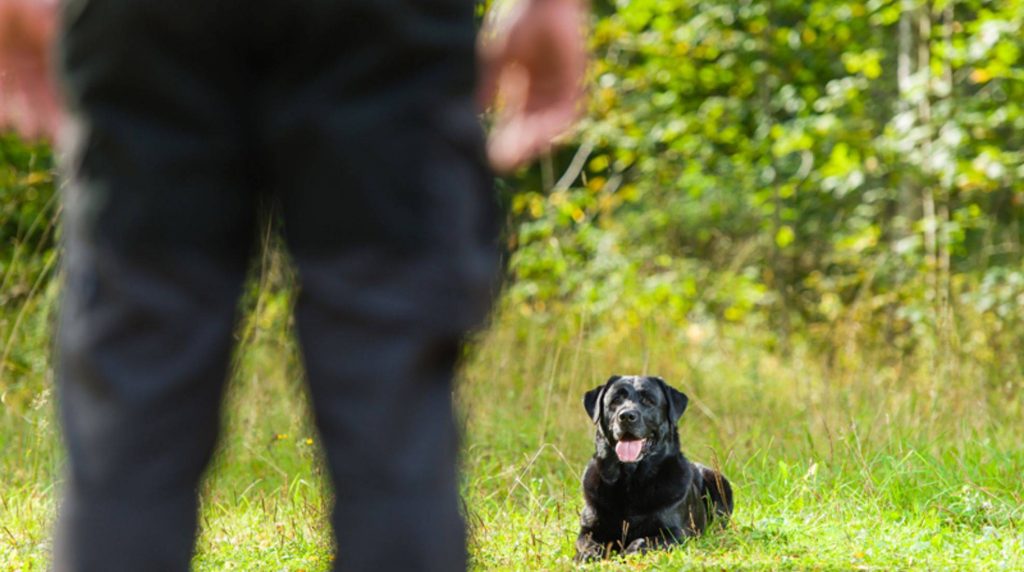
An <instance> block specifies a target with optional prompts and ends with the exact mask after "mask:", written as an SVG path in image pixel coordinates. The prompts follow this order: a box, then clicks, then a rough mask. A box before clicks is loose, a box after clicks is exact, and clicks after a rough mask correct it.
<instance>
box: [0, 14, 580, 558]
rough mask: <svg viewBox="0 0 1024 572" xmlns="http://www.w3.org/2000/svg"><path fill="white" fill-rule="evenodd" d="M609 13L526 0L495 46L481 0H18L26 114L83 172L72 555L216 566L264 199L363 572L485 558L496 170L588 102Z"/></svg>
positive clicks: (2, 85)
mask: <svg viewBox="0 0 1024 572" xmlns="http://www.w3.org/2000/svg"><path fill="white" fill-rule="evenodd" d="M584 13H585V5H584V4H583V2H582V0H522V2H520V3H519V4H518V6H517V7H516V8H515V9H514V10H513V11H512V13H511V14H510V15H509V17H508V18H506V19H504V20H502V21H500V22H499V23H498V24H497V25H496V26H495V27H494V28H492V29H491V31H490V32H488V33H487V34H486V37H485V39H486V41H485V42H483V44H482V45H481V47H480V49H479V50H478V49H477V38H476V26H475V22H474V3H473V2H472V1H469V0H404V1H399V0H306V1H304V2H285V1H281V0H218V1H215V2H211V1H209V0H176V1H173V2H167V1H163V0H66V1H64V2H62V3H61V4H60V5H59V6H58V5H57V3H56V2H54V1H52V0H0V126H10V127H13V128H15V129H17V130H19V131H20V132H22V133H23V134H25V135H26V136H30V137H37V136H42V137H53V136H55V135H56V134H57V133H58V132H59V136H58V139H59V140H60V149H61V152H60V155H61V162H62V170H63V171H64V174H65V177H66V179H67V184H66V185H65V187H64V190H63V193H64V196H63V201H64V248H65V254H64V270H65V273H64V274H65V282H64V287H63V300H62V308H61V323H60V328H59V334H58V346H59V351H58V364H57V385H58V399H59V404H60V413H61V420H62V425H63V430H64V438H65V442H66V446H67V449H68V470H67V477H66V480H65V483H64V492H63V499H62V502H61V505H60V509H59V517H58V524H57V530H56V533H55V544H54V553H53V567H54V569H55V570H57V571H58V572H63V571H79V570H102V571H117V570H132V571H136V570H147V571H161V570H186V569H188V566H189V562H190V560H191V555H192V550H193V546H194V541H195V533H196V520H197V514H196V512H197V498H196V491H197V485H198V483H199V479H200V477H201V475H202V473H203V470H204V469H205V467H206V465H207V462H208V461H209V458H210V455H211V453H212V451H213V449H214V444H215V441H216V438H217V432H218V419H219V406H220V401H221V399H220V398H221V391H222V389H223V384H224V379H225V377H226V374H227V369H228V361H229V355H230V351H231V342H232V332H233V330H234V328H235V323H236V320H237V315H236V306H237V300H238V298H239V295H240V291H241V287H242V281H243V277H244V274H245V271H246V266H247V263H248V261H249V260H250V257H251V254H252V252H251V248H252V246H253V240H252V236H253V232H254V225H255V223H256V205H257V203H258V202H259V201H260V200H261V198H263V197H270V198H272V199H273V200H274V201H275V202H276V203H277V204H279V205H280V209H279V211H280V212H279V215H280V216H281V218H282V221H283V228H284V236H285V242H286V244H287V247H288V249H289V251H290V253H291V254H292V257H293V259H294V260H295V263H296V266H297V270H298V281H299V293H298V297H297V302H296V308H295V316H296V324H297V330H298V336H299V341H300V345H301V348H302V355H303V362H304V365H305V369H306V374H307V378H308V383H309V386H310V392H311V396H312V399H313V408H314V415H315V417H316V424H317V427H318V429H319V431H320V433H321V435H322V438H323V443H324V447H325V452H326V457H327V463H328V468H329V471H330V474H331V478H332V481H333V484H334V490H335V497H336V502H335V506H334V509H333V513H332V525H333V528H334V533H335V538H336V541H337V547H338V558H337V566H338V568H339V569H346V570H458V569H464V568H465V565H466V560H465V558H466V555H465V532H464V523H463V522H462V518H461V516H460V514H459V510H458V498H457V488H456V487H457V482H456V452H457V445H456V437H457V436H456V432H455V428H454V425H453V420H452V411H451V408H452V403H451V382H452V377H453V375H454V368H455V361H456V356H457V355H458V348H459V344H460V342H461V340H462V338H463V337H464V336H465V334H466V333H467V332H468V331H469V330H470V329H471V328H473V327H475V326H477V325H479V324H480V323H481V321H482V320H483V318H484V317H485V315H486V313H487V312H488V310H489V308H490V304H491V299H492V295H493V292H494V282H495V275H496V269H497V245H496V230H497V229H496V222H497V217H496V216H495V212H494V209H493V206H492V205H493V198H492V196H491V193H492V179H491V174H490V169H489V167H488V162H489V163H490V165H492V166H493V167H494V168H496V169H498V170H510V169H513V168H515V167H516V166H518V165H521V164H522V163H523V162H525V161H528V160H529V159H531V158H532V157H534V156H535V155H536V154H538V153H539V152H541V151H543V150H544V149H545V148H546V147H547V146H549V145H550V143H551V140H552V139H553V138H554V137H555V136H556V135H558V134H559V133H561V132H563V131H564V130H566V129H567V128H568V127H569V126H570V125H571V123H572V122H573V120H574V119H575V118H576V117H577V115H578V113H579V99H580V95H581V93H582V74H583V69H584V67H585V53H584V52H585V50H584V40H583V29H582V24H583V20H584ZM54 39H56V45H57V49H56V52H55V55H54V56H51V53H50V50H49V46H50V45H51V43H52V42H53V41H54ZM51 62H52V63H53V65H54V67H55V70H56V76H57V77H58V85H59V86H60V89H59V90H58V91H57V92H55V91H54V89H53V87H52V86H51V84H50V82H48V81H47V75H48V74H49V73H50V72H49V65H50V63H51ZM478 66H479V67H478ZM55 93H59V96H55V95H54V94H55ZM496 96H497V97H498V98H499V99H501V103H502V105H501V106H499V107H498V112H497V115H496V123H495V127H494V129H493V131H492V134H491V138H490V141H489V143H486V142H485V141H484V138H483V135H482V132H481V129H480V127H479V123H478V117H477V102H475V101H474V98H477V97H478V98H480V100H481V101H483V102H485V103H487V102H490V101H492V100H493V99H494V98H495V97H496ZM57 101H61V102H62V103H63V111H61V106H58V105H56V103H55V102H57ZM62 113H63V117H62V116H61V115H62Z"/></svg>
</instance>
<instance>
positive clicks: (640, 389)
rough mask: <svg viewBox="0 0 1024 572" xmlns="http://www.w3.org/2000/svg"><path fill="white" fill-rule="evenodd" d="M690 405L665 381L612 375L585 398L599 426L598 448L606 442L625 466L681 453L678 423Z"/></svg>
mask: <svg viewBox="0 0 1024 572" xmlns="http://www.w3.org/2000/svg"><path fill="white" fill-rule="evenodd" d="M687 402H688V399H687V397H686V395H684V394H683V393H682V392H680V391H678V390H677V389H675V388H674V387H672V386H670V385H669V384H667V383H665V380H663V379H661V378H660V377H645V376H620V375H613V376H612V377H611V378H609V379H608V381H607V382H605V383H604V385H600V386H598V387H595V388H594V389H591V390H590V391H588V392H587V393H586V394H585V395H584V396H583V407H584V408H585V409H586V410H587V415H589V416H590V418H591V419H593V421H594V424H595V425H596V426H597V439H598V446H599V448H600V447H601V446H602V443H601V441H602V440H603V441H604V444H606V445H607V447H609V448H611V449H614V451H615V455H616V457H617V458H618V460H619V461H621V462H623V463H637V462H639V461H641V460H642V459H644V458H647V457H651V456H656V455H660V454H672V453H674V452H676V451H678V450H679V437H678V434H677V433H676V423H677V422H678V421H679V418H680V417H681V416H682V415H683V411H685V410H686V404H687ZM599 452H600V451H599Z"/></svg>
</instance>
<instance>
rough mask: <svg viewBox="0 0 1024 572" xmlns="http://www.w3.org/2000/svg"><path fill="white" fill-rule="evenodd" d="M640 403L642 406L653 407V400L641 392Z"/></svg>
mask: <svg viewBox="0 0 1024 572" xmlns="http://www.w3.org/2000/svg"><path fill="white" fill-rule="evenodd" d="M640 401H641V403H643V404H644V405H654V398H653V397H651V394H650V393H647V392H643V393H641V394H640Z"/></svg>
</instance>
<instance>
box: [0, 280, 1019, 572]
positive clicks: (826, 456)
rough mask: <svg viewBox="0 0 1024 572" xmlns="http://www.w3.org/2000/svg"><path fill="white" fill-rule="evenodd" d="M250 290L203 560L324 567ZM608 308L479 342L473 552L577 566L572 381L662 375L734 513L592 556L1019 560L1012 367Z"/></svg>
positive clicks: (7, 409) (304, 427)
mask: <svg viewBox="0 0 1024 572" xmlns="http://www.w3.org/2000/svg"><path fill="white" fill-rule="evenodd" d="M52 298H53V296H52V293H51V294H50V295H43V296H39V297H37V299H35V301H33V302H28V303H26V304H25V305H24V306H23V308H22V310H23V311H22V312H20V314H21V315H22V319H21V320H20V323H19V325H18V328H16V329H12V327H11V326H12V324H13V323H14V321H15V317H5V320H4V322H3V323H4V324H6V332H5V333H6V339H7V340H8V343H9V344H16V345H15V347H14V348H13V349H10V350H7V353H8V354H9V358H8V361H9V362H11V363H13V364H16V365H17V366H18V367H17V368H14V367H11V366H9V367H8V371H7V374H6V375H7V379H8V380H9V382H8V383H7V384H6V385H5V388H6V390H5V393H4V395H3V398H4V414H3V416H2V417H0V443H2V446H0V475H2V478H0V499H2V502H0V563H2V564H0V570H11V571H14V570H22V571H28V570H44V569H45V566H46V561H47V555H48V551H49V546H50V540H49V527H50V525H51V522H52V520H53V515H54V511H55V491H56V490H57V489H58V488H59V475H60V464H61V461H60V459H61V453H60V449H59V437H58V433H57V428H56V427H55V424H54V416H53V413H52V410H53V402H52V401H53V400H52V395H53V394H52V392H51V391H50V389H49V386H50V382H51V379H50V374H49V373H48V372H49V369H48V366H47V363H48V356H47V351H46V349H45V348H46V343H48V342H47V341H48V332H49V327H50V326H49V324H50V323H51V322H52V316H51V315H50V314H51V307H52ZM254 306H255V307H256V311H255V312H254V314H253V316H252V317H251V318H250V319H249V320H248V323H247V326H246V327H245V328H244V331H243V332H241V333H240V339H241V340H242V349H241V350H240V351H239V354H238V356H237V359H236V368H235V369H236V372H235V375H234V376H233V381H232V384H231V387H230V390H229V394H228V396H227V400H226V407H225V421H226V422H225V432H224V439H223V445H222V449H221V451H220V453H219V454H218V456H217V458H216V460H215V462H214V466H213V467H212V470H211V473H210V476H209V478H208V479H207V481H206V483H205V485H204V488H203V512H202V518H201V522H202V534H201V537H200V540H199V551H198V554H197V556H196V559H195V568H196V569H197V570H308V571H312V570H324V569H327V568H329V566H330V562H331V559H332V550H331V542H330V539H329V534H328V530H327V527H326V515H327V513H328V510H329V495H328V494H327V493H326V488H325V484H324V479H323V473H322V470H321V468H320V465H319V462H318V443H317V436H316V435H315V433H314V431H313V430H312V429H311V426H310V423H309V421H308V416H307V412H308V409H307V406H306V402H305V396H304V393H303V390H302V386H301V382H300V378H301V372H300V369H299V368H298V366H297V362H296V359H295V351H294V347H293V344H292V343H291V342H290V341H289V338H288V336H287V335H286V333H285V330H286V326H285V325H284V324H286V322H287V320H286V319H285V316H286V315H287V308H288V298H287V295H286V294H278V295H266V296H263V297H261V298H260V300H259V301H258V302H257V303H256V304H254ZM601 325H602V324H601V323H600V318H599V317H596V316H590V317H584V316H573V315H567V316H562V317H561V318H560V319H559V320H557V321H556V320H550V321H542V320H539V319H538V318H536V317H530V318H527V317H523V316H521V315H519V313H518V312H516V311H515V310H513V309H506V310H505V311H503V312H499V314H498V315H497V316H496V318H495V323H494V324H492V325H491V327H490V328H489V329H488V330H487V331H486V332H484V333H482V334H481V335H480V336H479V337H478V339H476V340H475V341H474V343H473V344H472V345H471V346H470V347H469V348H467V353H466V358H465V364H464V367H463V369H462V372H461V376H460V382H459V385H458V395H457V398H458V402H459V404H460V406H461V408H460V415H461V417H462V422H463V426H464V428H465V439H464V444H463V445H464V446H463V451H464V453H463V467H464V468H463V485H462V487H463V494H464V497H465V502H466V506H467V515H466V516H467V521H468V523H469V526H470V532H471V544H470V551H471V559H472V567H473V568H474V569H478V570H561V569H572V568H573V566H574V565H573V563H572V555H573V548H572V546H573V542H574V539H575V534H576V526H577V519H578V514H579V510H580V506H581V495H580V491H579V476H580V472H581V470H582V468H583V466H584V464H585V462H586V460H587V458H588V456H589V454H590V452H591V447H592V434H591V427H590V424H589V420H588V419H587V417H586V415H585V414H584V412H583V408H582V406H581V395H582V393H583V392H584V391H585V390H587V389H589V388H591V387H593V386H595V385H597V384H598V383H601V382H602V381H603V380H604V379H605V378H606V377H607V376H608V375H609V374H610V373H614V372H618V373H626V372H649V373H656V374H659V375H661V376H663V377H665V378H666V379H667V380H669V381H670V382H671V383H673V384H675V385H676V386H678V387H680V388H681V389H683V390H684V391H685V392H686V393H687V394H689V396H690V399H691V401H690V408H689V410H688V411H687V413H686V414H685V415H684V416H683V419H682V421H681V424H680V431H681V438H682V442H683V443H684V450H685V451H686V452H687V453H688V455H689V456H690V457H691V458H693V459H695V460H699V461H702V462H705V463H710V464H714V465H718V466H720V467H721V468H722V469H723V470H724V471H725V473H726V474H727V475H728V476H729V477H730V478H731V480H732V482H733V483H734V486H735V489H736V499H737V501H736V504H737V509H736V513H735V516H734V518H733V520H732V522H731V524H730V525H729V527H728V529H727V530H725V531H724V532H720V533H713V534H709V535H707V536H706V537H704V538H701V539H699V540H696V541H693V542H690V543H689V544H687V545H685V546H683V547H680V548H678V549H676V550H674V551H671V552H667V553H655V554H648V555H645V556H637V557H631V558H629V559H624V560H623V559H620V560H615V561H611V562H608V563H604V564H595V565H590V566H589V567H588V569H601V570H622V569H659V570H664V569H705V568H706V569H714V570H787V569H794V570H806V569H812V570H894V569H907V570H997V569H1004V570H1014V569H1017V570H1019V569H1024V530H1022V526H1021V520H1022V517H1024V504H1022V501H1024V498H1022V496H1024V484H1022V482H1021V478H1020V474H1021V472H1022V471H1024V450H1022V448H1021V446H1020V435H1022V434H1024V421H1022V419H1021V405H1020V403H1019V400H1018V399H1017V398H1015V397H1013V394H1012V392H1011V388H1010V386H1007V387H1005V388H1004V387H982V386H979V384H978V383H977V382H974V381H973V380H974V379H978V378H980V376H979V375H977V372H975V371H973V370H972V367H973V366H972V365H971V364H963V363H952V362H951V361H950V360H946V359H943V357H942V356H940V355H935V356H934V359H933V360H931V361H930V362H929V363H928V364H927V366H928V367H924V366H922V365H921V364H909V363H908V364H900V363H895V364H893V363H890V364H888V365H887V366H885V367H881V366H877V365H874V364H873V363H872V358H871V356H870V355H867V354H866V353H864V352H861V353H852V354H849V355H847V356H846V357H845V358H844V359H833V360H831V363H830V362H829V360H824V359H819V358H816V356H814V355H809V354H808V353H807V352H806V351H802V350H800V349H798V348H794V349H793V351H791V352H789V353H788V355H785V357H783V356H782V355H781V354H779V353H778V352H769V351H767V350H764V349H760V346H759V344H757V343H756V339H755V337H754V334H753V333H751V332H748V331H745V330H744V329H742V328H740V327H736V328H734V329H732V330H729V329H718V328H711V327H707V328H704V329H702V328H700V327H698V326H691V327H688V328H686V329H684V330H676V329H674V328H672V327H671V326H669V325H665V324H650V325H647V326H644V327H641V328H638V329H637V331H633V332H631V331H628V329H627V331H620V330H622V329H621V328H620V329H618V330H607V329H604V330H602V329H601V328H600V326H601ZM602 332H603V333H602ZM615 332H619V333H615ZM851 351H854V350H851ZM26 356H28V357H26ZM15 358H17V359H15ZM854 358H856V359H854ZM12 370H13V371H12ZM698 428H701V429H698Z"/></svg>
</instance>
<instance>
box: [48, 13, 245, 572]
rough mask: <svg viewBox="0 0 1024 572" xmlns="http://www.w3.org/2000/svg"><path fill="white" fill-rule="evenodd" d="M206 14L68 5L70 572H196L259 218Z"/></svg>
mask: <svg viewBox="0 0 1024 572" xmlns="http://www.w3.org/2000/svg"><path fill="white" fill-rule="evenodd" d="M181 4H190V5H193V6H191V9H192V10H193V12H192V13H191V14H189V17H190V18H195V20H194V21H193V22H191V24H194V25H195V26H192V27H191V29H190V24H189V23H187V22H184V21H183V20H182V17H183V16H184V15H185V14H186V10H185V9H184V7H182V6H181ZM203 4H206V3H205V2H199V1H196V2H180V3H179V2H148V1H138V0H106V1H103V2H92V1H87V2H75V1H74V0H69V1H68V2H67V6H66V9H67V12H66V20H65V24H64V27H65V36H64V41H63V45H62V46H61V49H60V66H59V67H60V71H61V74H62V81H63V83H64V84H65V87H66V94H67V98H68V100H69V101H68V104H69V108H70V118H69V121H70V128H69V129H68V133H67V135H68V139H67V149H66V157H65V170H66V172H67V175H68V179H69V180H68V184H67V186H66V188H65V190H64V194H65V196H64V198H65V205H64V207H65V211H64V215H65V219H64V222H65V227H64V242H65V246H66V251H65V279H64V292H63V301H62V308H61V326H60V332H59V342H58V346H59V347H58V359H59V363H58V372H57V385H58V399H59V404H60V410H61V418H62V422H63V428H64V437H65V441H66V445H67V448H68V453H69V455H68V467H67V478H66V481H65V482H64V483H63V498H62V501H61V504H60V506H59V508H58V511H59V517H58V524H57V530H56V537H55V541H54V552H53V568H54V570H56V571H57V572H70V571H103V572H112V571H121V570H123V571H133V572H135V571H142V570H145V571H164V570H168V571H171V570H173V571H184V570H187V569H188V567H189V562H190V559H191V553H192V549H193V544H194V536H195V529H196V518H197V515H196V508H197V500H196V494H197V490H196V488H197V484H198V481H199V478H200V475H201V473H202V471H203V468H204V466H205V465H206V463H207V461H208V459H209V456H210V454H211V452H212V450H213V446H214V441H215V438H216V433H217V427H218V421H219V419H218V405H219V400H220V394H221V388H222V385H223V380H224V377H225V374H226V370H227V366H228V361H229V355H230V345H231V339H232V329H233V326H234V323H235V308H236V298H237V296H238V294H239V291H240V286H241V282H242V279H243V274H244V271H245V266H246V263H247V251H248V246H249V244H250V238H251V232H250V228H251V222H250V221H251V220H252V218H253V213H252V210H253V209H252V204H251V203H252V197H251V195H250V193H249V192H248V190H247V189H246V183H247V180H246V178H247V175H245V171H246V166H245V164H244V155H243V145H242V143H241V139H242V137H241V135H240V134H239V133H238V123H239V121H240V119H239V115H240V114H239V112H238V110H237V109H233V108H232V106H231V105H230V104H228V103H227V101H228V99H229V98H228V94H225V93H224V92H223V91H222V90H221V89H220V88H218V87H217V86H218V81H219V80H216V78H218V77H219V76H218V74H219V73H220V72H221V71H222V70H220V69H217V68H216V66H218V65H222V66H223V68H224V69H230V66H228V65H227V64H226V63H225V61H224V57H223V55H218V53H217V50H218V49H219V47H218V42H217V41H216V39H215V37H216V36H217V35H218V34H215V33H214V31H213V30H212V29H211V28H212V27H213V26H214V25H215V23H214V22H213V21H210V20H207V21H205V22H204V21H203V16H204V14H203V13H202V12H203V10H202V9H201V8H200V7H201V6H202V5H203ZM215 4H216V3H215ZM170 5H176V6H178V8H177V9H175V8H172V7H171V6H170ZM204 58H205V59H204ZM197 62H198V63H197ZM200 66H205V67H202V68H201V69H199V67H200Z"/></svg>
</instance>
